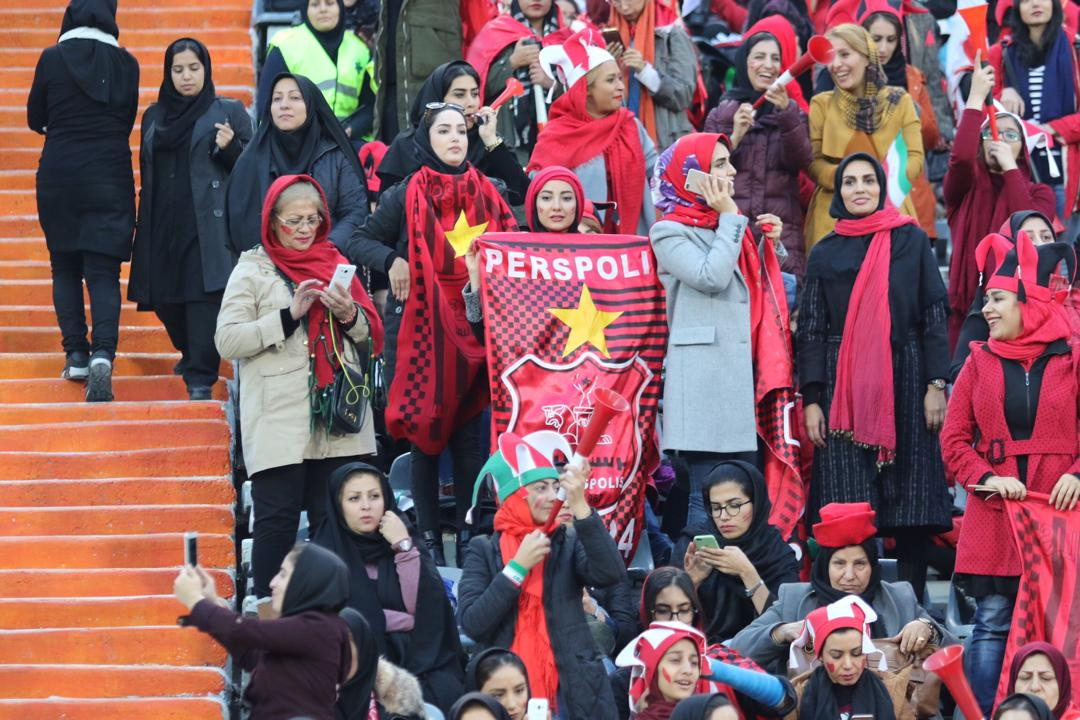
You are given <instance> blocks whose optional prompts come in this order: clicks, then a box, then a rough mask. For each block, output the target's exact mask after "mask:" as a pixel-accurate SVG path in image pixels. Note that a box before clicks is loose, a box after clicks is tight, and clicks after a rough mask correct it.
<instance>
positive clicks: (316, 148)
mask: <svg viewBox="0 0 1080 720" xmlns="http://www.w3.org/2000/svg"><path fill="white" fill-rule="evenodd" d="M271 87H272V95H271V96H270V102H269V103H267V105H266V109H265V110H264V112H263V114H262V115H260V116H259V117H260V120H259V129H258V130H256V131H255V137H254V138H252V140H251V142H250V143H248V145H247V147H245V148H244V152H242V153H241V154H240V157H239V158H238V159H237V161H236V165H235V166H233V171H232V174H231V175H230V176H229V184H228V186H227V187H226V188H225V214H226V216H227V217H228V222H229V245H230V246H231V247H232V249H233V251H234V252H237V253H239V252H243V251H244V250H250V249H251V248H253V247H255V246H256V245H258V243H259V240H260V237H259V222H258V221H259V212H258V209H259V208H260V207H262V202H263V198H264V197H266V191H267V189H269V187H270V184H271V183H273V182H274V180H276V179H277V178H279V177H281V176H283V175H310V176H312V177H313V178H315V180H316V182H318V183H319V186H320V187H321V188H322V189H323V193H324V194H325V195H326V200H327V207H328V208H329V213H330V214H329V215H328V216H327V220H329V221H332V224H333V226H334V229H333V231H332V232H331V233H330V242H332V243H333V244H334V245H335V246H337V248H338V249H339V250H340V251H341V252H342V253H344V254H345V255H347V256H348V257H349V262H351V263H353V264H358V263H357V260H356V259H355V257H354V256H353V254H352V253H351V252H350V251H349V249H348V248H349V242H350V238H351V237H352V234H353V231H354V230H355V229H356V227H357V226H358V225H360V224H362V223H363V222H364V220H365V218H367V216H368V197H367V188H366V187H365V181H364V169H363V168H362V167H360V160H359V158H358V157H357V155H356V151H355V150H353V148H352V144H351V143H350V142H349V138H348V137H346V136H345V131H344V130H342V129H341V125H339V124H338V121H337V118H336V117H334V113H333V111H332V110H331V109H330V106H329V105H327V103H326V99H325V98H323V96H322V93H321V92H319V89H318V88H317V87H315V84H314V83H313V82H311V80H308V79H307V78H306V77H304V76H303V75H293V74H290V73H281V74H279V75H278V76H277V77H276V78H274V82H273V84H272V85H271Z"/></svg>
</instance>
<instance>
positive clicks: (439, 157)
mask: <svg viewBox="0 0 1080 720" xmlns="http://www.w3.org/2000/svg"><path fill="white" fill-rule="evenodd" d="M467 122H468V121H467V119H466V117H465V112H464V110H463V109H462V108H461V107H460V106H458V105H452V104H450V103H444V102H439V103H433V104H431V105H430V106H429V108H428V109H427V111H426V112H425V113H424V116H423V118H422V119H421V121H420V126H419V127H418V128H417V130H416V133H415V134H414V135H413V137H412V151H413V153H414V155H415V157H416V160H417V162H418V164H419V166H420V169H419V170H417V171H416V172H414V173H412V175H410V176H409V179H408V181H407V182H401V183H398V184H397V185H394V186H393V187H391V188H389V189H388V190H384V191H383V193H382V196H381V197H380V199H379V207H378V208H376V210H375V212H374V213H373V214H372V215H371V217H370V218H369V219H368V221H367V222H366V223H365V224H364V225H363V226H362V227H361V228H359V229H358V230H357V232H356V236H355V239H354V243H355V247H356V254H355V256H356V257H357V258H358V259H359V260H360V262H362V263H363V264H364V265H365V266H367V267H369V268H371V269H372V270H375V271H379V272H385V273H387V275H388V276H389V278H390V292H391V295H390V297H389V298H388V299H387V304H386V316H385V317H386V326H387V343H386V353H385V358H386V377H387V378H389V379H390V395H389V400H388V403H387V408H386V423H387V427H388V428H389V430H390V433H391V435H393V436H394V437H397V438H406V439H408V440H409V442H410V443H412V451H411V457H412V460H411V463H410V468H411V478H412V493H413V501H414V502H415V503H416V512H417V524H418V525H419V526H420V528H419V529H420V532H421V536H422V537H423V539H424V542H425V544H427V546H428V548H429V549H430V550H431V551H432V553H433V555H434V557H435V560H436V562H437V563H438V564H440V565H443V564H445V560H444V558H443V554H442V534H441V529H440V523H439V454H440V453H441V452H442V451H443V450H444V449H445V448H447V447H449V448H450V454H451V455H452V457H453V464H454V477H455V478H457V482H455V484H454V485H455V488H454V489H455V495H456V498H457V513H456V514H457V527H458V532H459V535H458V545H457V547H458V548H459V549H460V548H463V547H464V545H465V540H466V535H465V534H464V533H465V514H466V512H467V511H468V509H469V497H470V491H471V490H472V488H471V487H470V486H469V483H468V482H466V481H465V479H466V478H475V477H476V476H477V474H478V473H479V472H480V468H481V466H482V465H483V463H484V458H483V455H482V450H481V449H480V447H481V442H482V438H483V436H484V434H485V433H487V427H486V426H485V425H484V422H483V410H484V409H485V408H486V407H487V405H488V402H489V396H488V384H487V383H488V380H487V367H486V360H485V353H484V346H483V345H482V344H481V343H480V342H479V341H478V340H477V338H476V337H475V336H474V335H473V331H472V329H471V328H470V326H469V321H468V318H467V317H466V312H465V303H464V301H463V300H462V289H463V288H464V287H465V283H466V282H467V281H468V268H467V266H466V262H465V256H466V254H467V253H468V250H469V248H470V247H471V245H472V241H473V240H474V239H475V238H476V237H478V236H479V235H480V234H481V233H483V232H484V231H485V229H486V230H487V231H489V232H500V231H513V230H516V229H517V224H516V223H515V222H514V216H513V214H512V213H511V211H510V208H509V207H508V206H507V205H506V202H505V201H504V200H503V199H502V197H501V196H500V195H499V192H498V190H496V189H495V186H494V185H493V184H492V183H491V181H490V180H488V179H487V177H486V176H485V175H484V174H483V173H481V172H480V171H479V170H477V169H476V168H475V167H473V166H472V165H471V164H470V163H469V162H468V152H469V140H468V124H467ZM383 162H384V163H385V162H386V160H385V158H384V160H383ZM398 367H400V368H403V369H404V370H403V372H401V373H396V372H395V370H396V368H398ZM410 398H411V399H410ZM458 557H461V556H460V554H459V556H458Z"/></svg>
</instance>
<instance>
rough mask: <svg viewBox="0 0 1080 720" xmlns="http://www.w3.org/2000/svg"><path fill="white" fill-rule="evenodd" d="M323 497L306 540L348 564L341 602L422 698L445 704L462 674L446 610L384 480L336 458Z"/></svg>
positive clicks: (432, 569)
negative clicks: (323, 508)
mask: <svg viewBox="0 0 1080 720" xmlns="http://www.w3.org/2000/svg"><path fill="white" fill-rule="evenodd" d="M327 505H328V506H329V512H328V513H327V520H326V522H324V523H323V524H322V527H321V528H320V529H319V531H318V532H317V533H316V534H315V537H314V538H313V541H314V542H316V543H318V544H319V545H322V546H323V547H326V548H328V549H330V550H333V551H334V552H335V553H336V554H337V556H338V557H340V558H341V559H342V560H344V561H345V564H346V565H347V566H348V567H349V572H350V582H349V588H350V590H349V607H352V608H355V609H356V610H358V611H359V612H360V613H361V614H362V615H363V616H364V619H365V620H367V622H368V625H369V626H370V628H371V635H372V637H373V638H374V639H375V643H376V647H377V650H378V654H379V655H381V656H383V657H385V658H386V659H387V660H389V661H390V662H392V663H394V664H395V665H400V666H401V667H402V668H404V669H405V670H407V671H408V672H410V673H412V674H413V675H415V676H416V678H417V679H418V680H419V681H420V684H421V686H422V687H423V690H424V699H425V700H426V701H427V702H429V703H431V704H432V705H435V706H437V707H438V708H440V709H441V710H443V711H444V712H445V711H447V710H449V709H450V706H451V705H452V704H453V703H454V700H456V699H457V697H458V696H459V695H461V692H462V683H463V679H464V676H463V673H462V664H461V656H462V650H461V640H460V638H459V637H458V631H457V622H456V621H455V620H454V610H453V608H452V607H451V606H450V599H449V598H448V597H447V595H446V591H445V589H444V588H443V582H442V578H441V577H440V575H439V569H438V568H437V567H436V566H435V562H434V561H433V560H432V559H431V557H430V556H428V555H427V553H422V552H421V551H420V549H419V546H420V538H419V537H418V536H417V537H413V536H412V535H411V534H410V529H409V527H408V526H407V525H406V524H405V521H404V520H403V518H402V515H401V513H400V511H399V510H398V507H397V502H396V500H395V498H394V493H393V490H391V489H390V482H389V480H387V478H386V476H385V475H384V474H383V473H382V472H381V471H379V470H378V469H377V468H375V467H373V466H371V465H368V464H366V463H349V464H348V465H344V466H342V467H340V468H338V470H337V471H336V472H335V473H334V474H333V475H332V476H331V477H330V482H329V485H328V495H327ZM419 598H423V601H421V602H418V599H419Z"/></svg>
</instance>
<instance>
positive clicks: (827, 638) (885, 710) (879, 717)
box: [795, 595, 911, 720]
mask: <svg viewBox="0 0 1080 720" xmlns="http://www.w3.org/2000/svg"><path fill="white" fill-rule="evenodd" d="M876 620H877V613H875V612H874V610H873V608H871V607H870V606H869V605H867V604H866V603H865V602H863V601H862V600H861V599H859V598H858V597H855V596H852V595H849V596H847V597H844V598H842V599H840V600H838V601H836V602H835V603H832V604H830V605H827V606H825V607H821V608H818V609H817V610H814V611H813V612H811V613H810V614H809V615H807V616H806V623H805V629H804V630H803V632H802V634H801V635H800V637H799V641H800V644H802V643H805V644H807V645H812V646H813V649H814V651H813V652H814V659H815V664H816V665H817V667H815V668H814V669H813V670H812V671H810V673H809V674H808V675H806V674H804V675H802V676H800V677H799V678H796V679H795V690H796V692H797V693H799V713H798V717H799V718H804V719H805V720H826V719H828V720H842V718H846V717H855V716H858V715H870V716H871V717H873V718H874V720H896V719H897V718H898V717H900V711H904V710H906V708H907V701H906V698H904V696H903V695H900V697H898V698H895V699H894V698H892V697H890V695H889V691H888V690H887V689H886V687H885V683H884V682H882V681H881V678H879V677H878V676H877V675H876V674H874V672H873V671H872V670H870V668H869V667H868V658H867V655H869V654H872V653H875V652H876V648H875V647H874V643H873V642H871V640H870V626H871V625H872V624H873V623H874V622H875V621H876ZM910 715H911V714H910V712H908V714H907V716H908V717H910Z"/></svg>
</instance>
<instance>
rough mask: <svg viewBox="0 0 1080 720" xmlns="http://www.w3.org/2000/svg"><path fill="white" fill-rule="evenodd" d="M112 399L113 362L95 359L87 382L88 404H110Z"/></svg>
mask: <svg viewBox="0 0 1080 720" xmlns="http://www.w3.org/2000/svg"><path fill="white" fill-rule="evenodd" d="M112 399H113V391H112V362H110V361H109V360H108V359H106V358H100V357H99V358H94V359H93V360H92V361H91V363H90V377H89V379H88V380H87V382H86V402H109V401H111V400H112Z"/></svg>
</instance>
